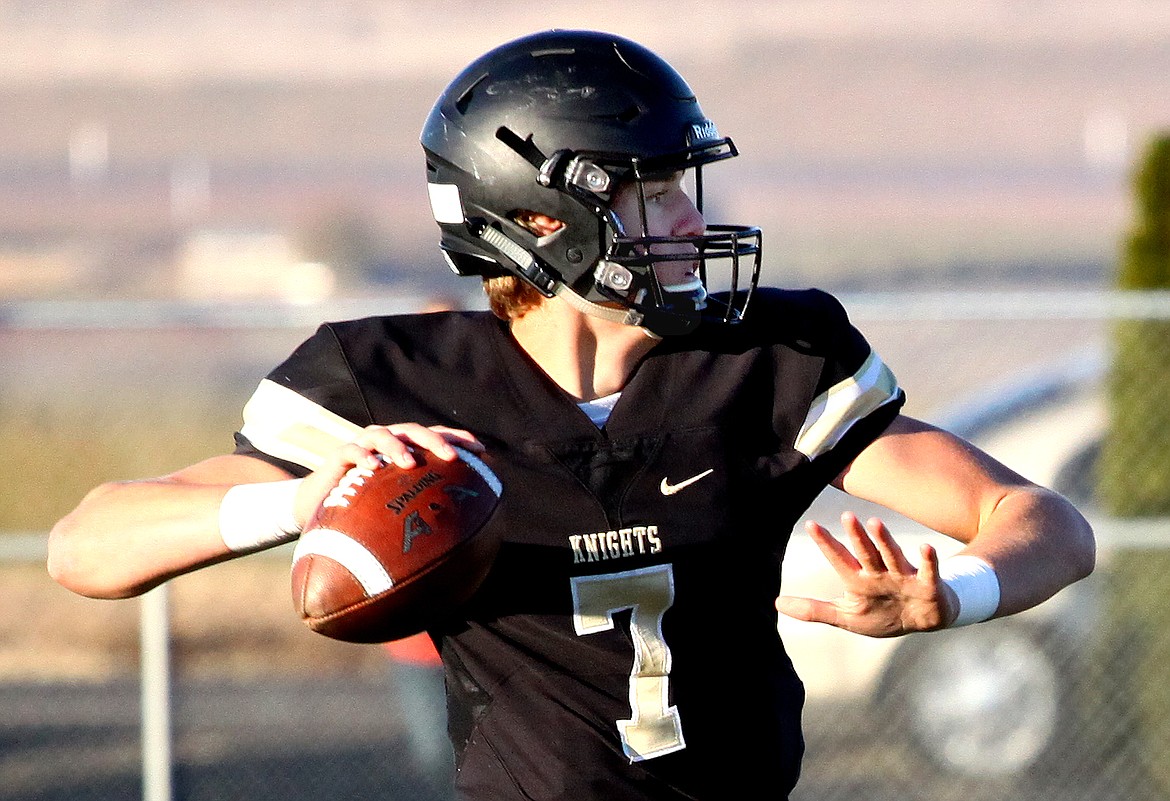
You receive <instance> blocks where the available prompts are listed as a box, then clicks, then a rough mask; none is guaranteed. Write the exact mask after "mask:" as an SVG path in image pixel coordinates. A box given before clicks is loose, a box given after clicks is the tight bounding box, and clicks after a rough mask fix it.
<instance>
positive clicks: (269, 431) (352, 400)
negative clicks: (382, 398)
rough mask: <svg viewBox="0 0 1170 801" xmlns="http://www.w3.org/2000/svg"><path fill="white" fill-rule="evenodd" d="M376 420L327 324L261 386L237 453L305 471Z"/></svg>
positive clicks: (246, 411) (251, 404) (238, 436)
mask: <svg viewBox="0 0 1170 801" xmlns="http://www.w3.org/2000/svg"><path fill="white" fill-rule="evenodd" d="M371 422H372V420H371V416H370V413H369V410H368V408H367V406H366V403H365V400H364V399H363V397H362V394H361V391H360V389H359V387H358V384H357V382H356V381H355V380H354V377H353V373H352V371H351V370H350V367H349V364H348V362H347V360H346V358H345V354H344V352H343V350H342V348H341V345H340V343H339V342H338V340H337V337H336V335H335V333H334V331H333V329H332V328H331V327H330V326H328V325H323V326H321V327H320V328H318V329H317V332H316V333H315V334H314V335H313V336H312V337H310V338H309V339H308V340H306V341H305V342H304V343H303V344H301V345H300V346H299V347H298V348H297V349H296V350H295V351H294V352H293V353H292V355H291V356H289V357H288V358H287V359H286V360H285V361H284V362H282V363H281V364H280V365H279V366H277V367H276V369H274V370H273V371H272V372H270V373H269V374H268V376H267V377H266V378H264V379H263V380H262V381H261V382H260V384H259V385H258V386H257V387H256V391H255V392H254V393H253V394H252V397H251V398H250V399H249V400H248V402H247V404H245V406H244V422H243V426H242V427H241V428H240V430H239V431H238V432H237V433H236V449H235V452H236V453H238V454H244V455H247V456H253V457H256V458H258V459H263V460H264V461H267V462H270V463H272V464H275V465H277V466H279V467H281V468H283V469H285V470H288V471H289V472H290V473H292V474H293V475H298V476H299V475H305V474H307V473H309V472H311V471H313V470H315V469H316V468H317V467H318V466H319V465H320V464H321V463H322V461H323V460H324V458H325V456H326V455H327V454H328V453H329V452H330V451H332V450H333V449H335V448H336V447H338V446H339V445H342V444H344V443H346V442H350V441H352V440H353V438H354V437H355V436H356V435H357V434H358V433H359V432H360V431H361V430H362V428H363V427H364V426H366V425H369V424H370V423H371Z"/></svg>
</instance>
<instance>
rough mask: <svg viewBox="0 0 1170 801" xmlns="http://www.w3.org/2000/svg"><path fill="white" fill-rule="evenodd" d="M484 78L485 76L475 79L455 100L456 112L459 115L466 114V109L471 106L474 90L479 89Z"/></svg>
mask: <svg viewBox="0 0 1170 801" xmlns="http://www.w3.org/2000/svg"><path fill="white" fill-rule="evenodd" d="M485 78H487V75H481V76H480V77H479V78H478V79H476V81H475V83H473V84H472V85H471V86H469V87H467V89H466V90H464V92H463V94H461V95H459V97H458V98H457V99H456V100H455V110H456V111H458V112H459V113H460V114H466V113H467V107H468V106H470V105H471V101H472V100H473V99H474V98H475V90H476V89H478V88H479V85H480V84H481V83H483V82H484V79H485Z"/></svg>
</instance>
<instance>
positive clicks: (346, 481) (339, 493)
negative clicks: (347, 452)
mask: <svg viewBox="0 0 1170 801" xmlns="http://www.w3.org/2000/svg"><path fill="white" fill-rule="evenodd" d="M373 475H374V471H373V470H371V469H370V468H368V467H351V468H350V469H349V472H348V473H346V474H345V475H344V476H342V477H341V481H339V482H337V486H336V487H334V488H333V489H331V490H330V491H329V494H328V495H326V496H325V500H324V501H322V502H321V506H323V507H330V506H349V499H350V498H352V497H353V496H354V495H356V494H357V491H358V488H359V487H362V486H364V485H365V483H366V479H367V478H370V477H371V476H373Z"/></svg>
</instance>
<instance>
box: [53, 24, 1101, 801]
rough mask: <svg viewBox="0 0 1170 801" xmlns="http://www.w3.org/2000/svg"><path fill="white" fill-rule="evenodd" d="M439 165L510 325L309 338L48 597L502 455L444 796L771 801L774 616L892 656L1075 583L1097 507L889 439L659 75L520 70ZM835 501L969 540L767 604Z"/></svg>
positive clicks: (777, 657) (897, 424)
mask: <svg viewBox="0 0 1170 801" xmlns="http://www.w3.org/2000/svg"><path fill="white" fill-rule="evenodd" d="M422 145H423V149H424V151H425V155H426V180H427V186H428V190H429V195H430V205H431V210H432V212H433V215H434V218H435V220H436V221H437V223H438V225H439V228H440V230H441V247H442V251H443V254H444V256H445V257H446V259H447V262H448V264H449V265H450V267H451V269H452V270H453V271H454V272H455V273H457V274H459V275H463V276H476V277H478V278H480V279H482V280H483V281H484V284H485V287H486V290H487V293H488V298H489V301H490V306H491V309H492V312H494V313H488V312H440V313H432V314H420V315H408V316H399V317H379V318H372V319H365V320H356V321H350V322H342V323H336V324H328V325H324V326H322V327H321V328H320V329H319V330H318V331H317V333H316V334H315V335H314V336H312V337H311V338H310V339H308V340H307V341H306V342H305V343H304V344H303V345H301V347H300V348H298V349H297V350H296V351H295V352H294V353H293V354H292V355H291V356H290V357H289V358H288V359H287V360H286V361H285V362H284V363H283V364H281V365H279V366H278V367H276V368H275V369H274V370H273V371H272V372H271V373H270V374H269V375H268V377H267V378H266V379H264V380H263V381H262V382H261V383H260V385H259V387H258V388H257V390H256V393H255V395H254V396H253V398H252V399H251V401H250V402H249V403H248V405H247V407H246V409H245V412H244V424H243V426H242V428H241V430H240V431H239V432H238V434H237V447H236V450H235V452H234V453H233V454H230V455H223V456H219V457H216V458H213V459H210V460H207V461H205V462H202V463H200V464H197V465H194V466H192V467H188V468H186V469H183V470H180V471H178V472H176V473H174V474H172V475H169V476H166V477H163V478H160V479H154V480H147V481H136V482H126V483H113V484H108V485H104V486H102V487H99V488H98V489H96V490H94V491H93V492H92V493H91V494H89V495H88V496H87V497H86V498H85V499H84V500H83V501H82V502H81V504H80V505H79V507H78V508H77V510H76V511H74V512H73V513H71V514H70V515H69V516H68V517H66V518H65V519H64V520H62V521H61V522H60V523H59V524H58V526H57V527H56V528H55V529H54V530H53V533H52V539H51V553H50V570H51V572H52V573H53V575H54V576H55V577H56V578H57V580H58V581H60V582H62V583H63V584H65V585H66V586H68V587H70V588H72V589H74V590H76V591H77V592H81V593H84V594H87V595H93V596H99V597H125V596H130V595H134V594H137V593H140V592H142V591H144V590H146V589H148V588H149V587H152V586H154V585H156V584H158V583H159V582H162V581H164V580H166V579H167V578H169V577H171V576H174V575H177V574H180V573H183V572H186V571H189V570H193V569H195V568H198V567H201V566H204V565H208V564H211V563H214V562H218V561H221V560H224V559H229V558H232V557H234V556H237V555H239V554H242V553H248V552H251V551H254V550H257V549H260V548H264V547H267V546H269V545H271V544H273V543H276V542H281V541H285V540H287V539H290V538H293V537H295V536H296V535H297V533H298V532H299V530H300V527H301V526H302V525H304V523H305V522H306V521H307V520H308V519H309V517H310V516H311V514H312V512H313V510H314V509H315V508H316V507H317V505H318V504H319V503H320V502H321V500H322V498H323V497H324V496H325V495H326V493H327V492H328V491H329V489H330V488H331V487H332V486H333V485H334V484H336V483H337V481H338V479H339V478H341V476H342V475H343V474H344V473H345V472H346V471H347V470H348V469H349V468H350V467H351V466H353V465H365V464H369V465H371V466H374V464H375V462H376V461H377V460H378V459H379V458H382V457H385V458H386V459H387V460H389V461H390V462H392V463H394V464H398V465H403V466H409V465H412V464H413V462H414V456H413V455H412V449H425V450H426V451H430V452H433V453H434V454H436V455H437V456H438V457H439V458H443V459H450V458H453V457H454V454H453V451H452V445H453V444H458V445H460V446H462V447H467V448H471V449H473V450H475V451H477V452H483V453H486V454H487V455H488V458H490V460H491V463H492V465H493V467H494V469H495V470H496V472H497V473H498V475H499V476H500V478H501V480H502V482H503V485H504V494H503V499H502V502H501V505H500V508H499V511H498V513H497V515H496V516H495V517H494V518H493V521H492V523H491V526H492V528H493V534H494V536H496V537H498V538H499V539H500V541H501V543H502V544H501V548H500V551H499V555H498V557H497V560H496V561H495V563H494V564H493V567H492V571H491V574H490V575H489V577H488V579H487V581H486V582H485V584H484V585H483V587H482V588H481V590H480V591H479V592H478V593H477V594H476V595H475V597H474V598H473V599H472V601H471V602H469V603H468V604H467V606H466V607H465V608H463V609H461V610H460V612H459V614H458V615H456V616H454V617H453V618H452V619H450V620H448V621H446V622H445V623H444V624H443V625H441V626H437V627H436V628H435V629H434V630H433V631H431V632H430V634H431V636H432V637H433V638H434V640H435V642H436V643H437V644H438V646H439V650H440V652H441V655H442V658H443V662H444V665H445V671H446V677H447V688H448V696H449V725H448V729H449V734H450V736H451V739H452V742H453V745H454V747H455V752H456V755H457V758H456V763H457V778H456V784H457V787H458V789H459V791H460V792H461V793H462V795H463V796H464V797H465V798H468V799H491V800H492V801H500V800H501V799H573V801H582V800H583V799H614V798H622V799H722V798H735V797H747V796H752V797H754V796H756V795H759V794H761V793H762V794H764V795H768V796H770V797H777V798H780V797H785V796H786V795H787V794H788V793H789V791H790V790H791V789H792V787H793V786H794V784H795V783H796V780H797V776H798V772H799V767H800V760H801V755H802V751H803V740H802V735H801V729H800V715H801V708H802V701H803V691H802V687H801V683H800V680H799V679H798V677H797V676H796V675H795V673H794V671H793V669H792V666H791V663H790V661H789V659H788V657H787V655H786V654H785V651H784V646H783V643H782V642H781V641H780V639H779V637H778V635H777V608H779V609H780V610H781V611H783V612H784V613H787V614H789V615H793V616H795V617H798V618H800V619H803V620H810V621H821V622H824V623H828V624H831V625H834V626H839V627H841V628H844V629H848V630H850V631H854V632H859V633H862V634H867V635H871V636H877V637H886V636H896V635H901V634H906V633H909V632H916V631H927V630H933V629H941V628H946V627H948V626H956V625H965V624H970V623H976V622H979V621H982V620H985V619H988V618H991V617H997V616H1003V615H1010V614H1013V613H1015V612H1019V611H1021V610H1023V609H1027V608H1029V607H1031V606H1033V605H1035V604H1037V603H1039V602H1041V601H1043V600H1044V599H1046V598H1048V597H1049V596H1051V595H1052V594H1053V593H1055V592H1056V591H1058V590H1059V589H1061V588H1062V587H1064V586H1065V585H1067V584H1069V583H1071V582H1073V581H1076V580H1078V579H1079V578H1081V577H1083V576H1085V575H1087V574H1088V573H1089V572H1090V571H1091V569H1092V566H1093V561H1094V544H1093V537H1092V533H1091V531H1090V529H1089V527H1088V525H1087V523H1086V522H1085V520H1084V519H1083V518H1082V517H1081V515H1080V514H1078V512H1077V511H1076V510H1075V509H1074V508H1073V507H1072V506H1070V504H1069V503H1068V502H1066V501H1065V500H1064V499H1062V498H1061V497H1059V496H1058V495H1056V494H1054V493H1052V492H1049V491H1047V490H1045V489H1043V488H1041V487H1038V486H1035V485H1033V484H1031V483H1029V482H1027V481H1026V480H1024V479H1023V478H1021V477H1020V476H1018V475H1016V474H1015V473H1013V472H1011V471H1010V470H1008V469H1007V468H1005V467H1004V466H1002V465H1000V464H998V463H996V462H995V461H993V460H992V459H990V458H989V457H988V456H986V455H985V454H983V453H981V452H980V451H978V450H976V449H975V448H974V447H972V446H971V445H969V444H967V443H965V442H963V441H961V440H960V439H958V438H956V437H954V436H952V435H950V434H948V433H946V432H944V431H941V430H939V429H937V428H935V427H932V426H930V425H928V424H926V423H923V422H920V421H917V420H914V419H910V418H908V417H906V416H904V415H903V414H902V413H901V408H902V405H903V401H904V394H903V392H902V390H901V389H900V388H899V386H898V384H897V382H896V380H895V379H894V376H893V374H892V373H891V371H890V370H889V369H888V368H887V366H886V365H885V364H884V363H883V362H882V360H881V359H880V357H879V356H878V355H877V354H876V353H875V352H874V351H873V350H872V348H871V347H870V346H869V344H868V343H867V342H866V340H865V339H864V338H863V337H862V335H861V334H860V333H859V332H858V331H857V330H856V329H855V328H854V327H853V326H852V325H851V324H850V322H849V320H848V319H847V317H846V314H845V312H844V311H843V309H842V307H841V306H840V304H839V303H838V302H837V301H836V300H835V299H834V298H832V297H831V296H829V295H828V294H825V293H823V292H820V291H814V290H806V291H783V290H778V289H768V288H764V287H759V286H757V282H758V277H759V272H760V263H761V262H760V258H761V255H760V247H761V242H760V232H759V230H758V229H756V228H754V227H751V226H741V225H712V224H708V222H707V221H706V219H705V218H704V216H703V213H702V196H703V181H704V178H705V175H706V172H707V171H708V168H712V167H713V166H714V165H717V164H718V163H719V162H722V161H725V160H727V159H730V158H733V157H735V156H736V155H737V151H736V148H735V145H734V144H733V143H732V141H731V140H730V139H729V138H727V137H725V136H723V135H722V133H721V132H720V131H719V130H718V129H717V127H716V125H715V123H714V122H713V121H712V120H710V119H708V118H707V117H706V116H705V115H704V113H703V111H702V110H701V108H700V106H699V104H698V102H697V101H696V99H695V96H694V93H693V92H692V91H691V89H690V87H689V86H688V85H687V83H686V82H685V81H684V80H683V78H682V77H681V76H680V75H679V74H678V73H677V72H676V71H675V70H674V69H673V68H672V67H671V66H670V65H668V64H667V63H666V62H664V61H663V60H662V59H660V58H659V57H658V56H656V55H655V54H653V53H651V52H650V51H648V50H646V49H645V48H644V47H642V46H640V45H638V44H635V43H633V42H630V41H627V40H625V39H622V38H619V37H616V36H611V35H607V34H602V33H595V32H576V31H550V32H545V33H540V34H536V35H533V36H529V37H525V38H522V39H519V40H517V41H513V42H510V43H508V44H505V45H503V46H501V47H500V48H498V49H496V50H493V51H492V52H490V53H488V54H486V55H484V56H482V57H481V58H479V59H477V60H476V61H475V62H474V63H472V64H471V65H470V66H469V67H468V68H467V69H466V70H465V71H464V72H463V73H461V74H460V75H459V76H458V77H456V78H455V80H454V81H453V82H452V83H451V84H450V86H449V87H448V88H447V89H446V90H445V91H444V92H443V94H442V95H441V96H440V97H439V99H438V101H437V102H436V104H435V106H434V109H433V110H432V112H431V114H430V116H429V117H428V119H427V120H426V123H425V125H424V128H423V132H422ZM355 424H356V425H358V426H361V433H360V434H358V435H357V436H356V437H351V436H350V435H349V432H350V431H351V429H352V426H353V425H355ZM415 452H417V451H415ZM830 484H831V485H835V486H837V487H839V488H841V489H843V490H845V491H846V492H848V493H851V494H853V495H855V496H857V497H859V498H863V499H867V500H870V501H874V502H877V503H879V504H882V505H884V506H885V507H888V508H889V509H891V510H894V511H896V512H899V513H901V514H903V515H906V516H907V517H909V518H912V519H914V520H916V521H919V522H921V523H923V524H925V525H927V526H929V527H931V528H933V529H935V530H937V531H939V532H942V533H944V534H947V535H949V536H951V537H953V538H956V539H957V540H959V541H961V542H963V543H965V546H964V548H963V550H962V551H961V553H960V554H958V555H957V556H954V557H950V558H948V559H946V560H942V561H941V563H940V560H939V557H938V555H937V554H936V552H935V551H934V550H933V549H931V548H930V547H924V548H923V549H922V550H921V552H919V553H917V554H904V553H903V552H902V550H901V549H900V548H899V546H898V544H897V542H896V540H895V539H894V537H893V536H891V533H890V532H889V531H888V530H887V528H886V526H885V525H884V524H883V523H882V521H881V520H878V519H872V520H869V521H867V522H862V521H860V520H858V519H857V518H856V517H855V516H853V515H845V516H844V517H843V518H842V521H841V524H842V526H843V536H841V537H840V538H838V537H836V536H834V535H833V534H831V533H830V532H829V531H828V530H827V529H826V528H824V527H823V526H821V525H819V524H809V526H808V529H809V533H810V534H811V536H812V537H813V538H814V540H815V541H816V542H817V543H818V544H819V545H820V547H821V548H822V550H823V551H824V553H825V555H826V557H827V558H828V560H829V561H830V563H831V564H832V566H833V567H834V568H835V569H836V571H837V572H838V573H839V575H840V577H841V580H842V585H843V589H842V593H841V595H840V597H838V598H836V599H806V598H786V597H781V598H779V600H777V599H778V596H780V591H781V588H780V562H781V559H782V557H783V554H784V549H785V545H786V543H787V541H788V538H789V536H790V533H791V531H792V529H793V527H794V526H795V525H796V524H797V522H798V521H799V520H800V518H801V516H802V515H803V514H804V513H805V511H806V509H807V508H808V506H809V505H810V503H811V502H812V501H813V499H814V498H815V497H816V496H817V495H818V494H819V493H820V492H821V491H822V490H823V489H824V488H825V487H826V486H828V485H830Z"/></svg>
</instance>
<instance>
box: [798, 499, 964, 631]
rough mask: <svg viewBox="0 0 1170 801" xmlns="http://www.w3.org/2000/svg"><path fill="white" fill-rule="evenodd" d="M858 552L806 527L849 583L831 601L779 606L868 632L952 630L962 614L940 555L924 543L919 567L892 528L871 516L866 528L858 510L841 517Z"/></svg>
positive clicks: (823, 530)
mask: <svg viewBox="0 0 1170 801" xmlns="http://www.w3.org/2000/svg"><path fill="white" fill-rule="evenodd" d="M841 525H842V526H843V527H844V528H845V532H846V534H847V536H848V539H849V542H850V544H851V545H852V550H850V548H849V547H848V546H846V545H845V543H843V542H841V541H840V540H838V539H837V538H835V537H834V536H833V535H832V534H830V533H829V531H828V529H826V528H825V527H824V526H822V525H820V524H819V523H815V522H812V521H809V522H808V523H806V524H805V529H806V531H808V534H809V536H810V537H812V539H813V541H814V542H816V544H817V546H818V547H819V548H820V549H821V552H822V553H823V554H824V555H825V558H826V559H828V560H829V564H830V565H832V567H833V569H834V570H835V571H836V572H837V575H838V576H839V577H840V578H841V582H842V584H843V585H844V587H843V592H842V594H841V596H840V597H838V598H835V599H833V600H830V601H825V600H817V599H815V598H800V597H796V596H790V595H781V596H780V597H779V598H777V599H776V608H777V609H778V610H780V611H781V612H783V613H784V614H786V615H789V616H790V617H794V618H797V619H798V620H806V621H809V622H813V623H828V624H829V625H830V626H836V627H838V628H842V629H845V630H847V631H852V632H855V633H857V634H865V635H868V636H870V637H896V636H898V635H901V634H909V633H910V632H914V631H930V630H932V629H938V628H942V627H944V626H946V625H947V624H948V623H949V622H950V621H951V620H952V619H953V618H954V617H955V615H956V614H957V611H958V610H957V606H956V599H955V598H954V597H953V593H952V592H951V590H950V589H949V588H947V587H946V586H944V585H943V583H942V581H941V580H940V579H939V571H938V552H937V551H935V549H934V548H933V547H931V546H930V545H923V546H922V551H921V556H922V564H921V565H920V566H919V567H915V566H914V565H913V564H911V563H910V560H908V559H907V558H906V555H905V554H904V553H903V552H902V548H901V547H900V546H899V545H898V543H897V542H895V541H894V538H893V536H891V534H890V531H889V529H888V528H886V524H885V523H883V522H882V521H881V520H879V519H878V518H876V517H874V518H870V519H869V520H868V521H866V523H865V524H864V525H862V523H861V521H860V520H858V519H857V516H856V515H854V514H853V513H852V512H846V513H845V514H843V515H841Z"/></svg>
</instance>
